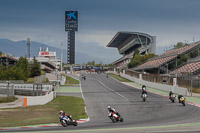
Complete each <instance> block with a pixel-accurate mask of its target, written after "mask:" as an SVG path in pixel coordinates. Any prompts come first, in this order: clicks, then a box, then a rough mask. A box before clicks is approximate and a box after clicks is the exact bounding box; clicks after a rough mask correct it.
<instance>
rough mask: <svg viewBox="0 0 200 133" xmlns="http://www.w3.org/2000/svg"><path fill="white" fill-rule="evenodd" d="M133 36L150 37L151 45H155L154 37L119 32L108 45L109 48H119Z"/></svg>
mask: <svg viewBox="0 0 200 133" xmlns="http://www.w3.org/2000/svg"><path fill="white" fill-rule="evenodd" d="M132 35H141V36H145V37H148V38H149V39H150V43H153V41H154V40H153V37H152V36H150V35H148V34H145V33H141V32H126V31H121V32H118V33H117V34H116V35H115V36H114V37H113V38H112V40H111V41H110V42H109V43H108V45H107V47H115V48H118V47H119V45H120V44H122V43H123V42H124V41H126V40H127V39H128V38H129V37H130V36H132Z"/></svg>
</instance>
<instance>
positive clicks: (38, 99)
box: [27, 91, 54, 106]
mask: <svg viewBox="0 0 200 133" xmlns="http://www.w3.org/2000/svg"><path fill="white" fill-rule="evenodd" d="M53 97H54V92H53V91H52V92H51V93H49V94H47V95H44V96H27V106H31V105H43V104H46V103H48V102H50V101H51V100H53Z"/></svg>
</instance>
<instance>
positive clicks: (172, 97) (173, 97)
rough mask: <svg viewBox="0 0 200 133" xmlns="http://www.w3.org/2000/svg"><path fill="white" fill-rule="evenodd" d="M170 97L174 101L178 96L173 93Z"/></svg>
mask: <svg viewBox="0 0 200 133" xmlns="http://www.w3.org/2000/svg"><path fill="white" fill-rule="evenodd" d="M169 99H170V100H171V101H172V102H173V103H174V102H175V100H176V96H175V95H174V94H172V95H171V97H169Z"/></svg>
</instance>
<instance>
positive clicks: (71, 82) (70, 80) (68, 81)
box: [65, 76, 79, 85]
mask: <svg viewBox="0 0 200 133" xmlns="http://www.w3.org/2000/svg"><path fill="white" fill-rule="evenodd" d="M65 84H66V85H79V80H76V79H74V78H72V77H70V76H66V82H65Z"/></svg>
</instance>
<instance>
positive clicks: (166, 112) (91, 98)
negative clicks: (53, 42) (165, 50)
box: [4, 74, 200, 133]
mask: <svg viewBox="0 0 200 133" xmlns="http://www.w3.org/2000/svg"><path fill="white" fill-rule="evenodd" d="M81 86H82V91H83V95H84V99H85V102H86V108H87V113H88V115H89V118H90V121H89V122H87V123H84V124H79V125H78V126H77V127H73V126H68V127H67V128H64V127H49V128H34V129H20V130H18V129H16V130H15V131H20V132H22V131H39V132H89V131H90V132H95V133H98V132H111V133H114V132H115V133H120V132H124V131H126V132H155V131H156V132H170V130H171V132H191V133H196V132H199V131H200V128H198V127H199V125H198V126H196V125H195V124H194V125H192V126H191V125H190V126H189V125H188V124H185V123H200V108H198V107H195V106H192V105H188V104H187V105H186V106H183V105H181V104H179V103H177V102H176V103H171V102H170V101H169V99H167V98H165V97H162V96H159V95H155V94H151V93H148V98H147V101H146V102H143V101H142V99H141V97H140V96H141V90H138V89H135V88H132V87H130V86H126V85H124V84H122V83H120V82H118V81H116V80H115V79H113V78H111V77H109V78H106V75H105V74H88V75H86V80H82V81H81ZM108 105H110V106H112V107H114V108H115V109H116V111H118V112H119V113H120V114H121V115H122V116H123V118H124V122H123V123H112V122H111V120H110V119H109V118H108V117H107V106H108ZM179 124H181V126H180V125H179ZM182 124H185V125H182ZM169 125H170V126H169ZM172 125H175V127H173V126H172ZM137 127H140V128H138V129H137ZM147 127H149V128H147ZM191 127H194V128H191ZM188 129H189V130H188ZM194 129H195V130H194ZM76 130H77V131H76ZM4 132H5V131H4Z"/></svg>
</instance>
